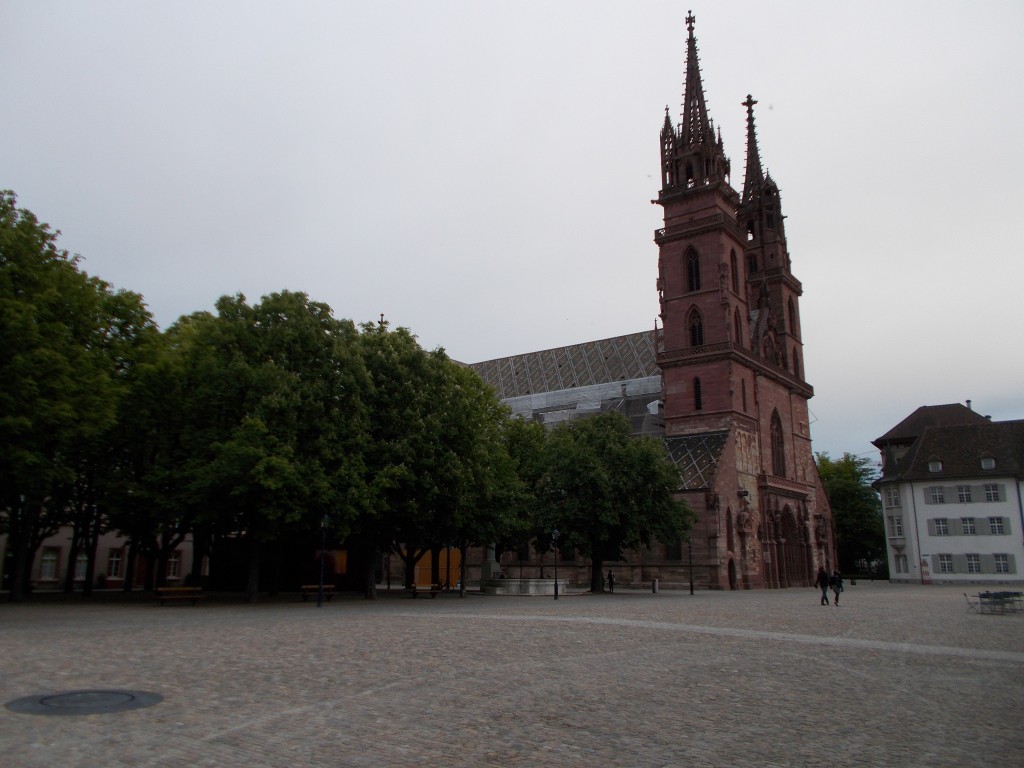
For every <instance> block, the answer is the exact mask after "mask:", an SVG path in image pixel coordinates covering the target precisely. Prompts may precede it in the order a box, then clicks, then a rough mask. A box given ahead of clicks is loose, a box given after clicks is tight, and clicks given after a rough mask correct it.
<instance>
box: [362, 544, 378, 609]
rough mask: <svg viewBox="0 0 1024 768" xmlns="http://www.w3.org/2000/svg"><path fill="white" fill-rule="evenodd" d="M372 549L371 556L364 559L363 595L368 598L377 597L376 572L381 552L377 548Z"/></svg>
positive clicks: (373, 598) (374, 598)
mask: <svg viewBox="0 0 1024 768" xmlns="http://www.w3.org/2000/svg"><path fill="white" fill-rule="evenodd" d="M368 549H370V552H369V557H365V558H364V560H363V596H364V597H365V598H366V599H367V600H376V599H377V579H375V578H374V574H375V572H376V570H377V560H378V558H379V557H380V553H379V552H378V551H377V549H376V548H375V547H374V548H368Z"/></svg>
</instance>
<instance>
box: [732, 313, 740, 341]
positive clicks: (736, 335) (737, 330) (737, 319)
mask: <svg viewBox="0 0 1024 768" xmlns="http://www.w3.org/2000/svg"><path fill="white" fill-rule="evenodd" d="M732 324H733V326H734V327H735V331H733V333H734V338H735V340H736V343H737V344H738V345H739V346H741V347H742V346H743V324H742V323H741V321H740V311H739V310H738V309H734V310H733V311H732Z"/></svg>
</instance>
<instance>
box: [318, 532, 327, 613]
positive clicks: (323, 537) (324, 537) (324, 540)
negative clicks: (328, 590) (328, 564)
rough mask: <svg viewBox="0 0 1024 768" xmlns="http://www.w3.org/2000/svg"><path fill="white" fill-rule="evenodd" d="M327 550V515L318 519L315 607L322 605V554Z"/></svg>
mask: <svg viewBox="0 0 1024 768" xmlns="http://www.w3.org/2000/svg"><path fill="white" fill-rule="evenodd" d="M326 549H327V515H326V514H325V515H324V516H323V517H322V518H321V519H320V586H319V588H318V589H317V591H316V607H317V608H319V607H320V606H322V605H323V604H324V554H325V550H326Z"/></svg>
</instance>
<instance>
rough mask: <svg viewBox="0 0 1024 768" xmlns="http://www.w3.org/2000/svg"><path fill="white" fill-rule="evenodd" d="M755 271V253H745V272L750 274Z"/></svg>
mask: <svg viewBox="0 0 1024 768" xmlns="http://www.w3.org/2000/svg"><path fill="white" fill-rule="evenodd" d="M755 272H757V254H756V253H748V254H747V274H749V275H752V274H754V273H755Z"/></svg>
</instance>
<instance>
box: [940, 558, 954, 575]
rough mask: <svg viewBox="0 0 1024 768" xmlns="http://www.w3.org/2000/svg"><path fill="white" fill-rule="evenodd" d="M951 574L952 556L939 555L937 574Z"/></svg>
mask: <svg viewBox="0 0 1024 768" xmlns="http://www.w3.org/2000/svg"><path fill="white" fill-rule="evenodd" d="M952 572H953V556H952V555H939V573H952Z"/></svg>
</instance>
